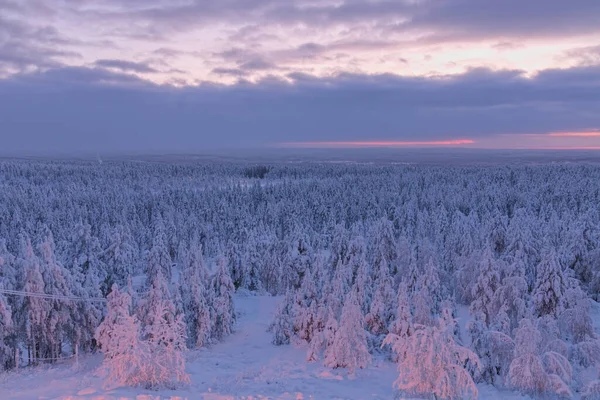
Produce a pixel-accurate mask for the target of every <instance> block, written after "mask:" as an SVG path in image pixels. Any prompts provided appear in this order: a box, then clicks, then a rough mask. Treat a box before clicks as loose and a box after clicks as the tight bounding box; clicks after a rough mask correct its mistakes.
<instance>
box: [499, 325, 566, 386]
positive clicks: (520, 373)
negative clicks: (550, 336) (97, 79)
mask: <svg viewBox="0 0 600 400" xmlns="http://www.w3.org/2000/svg"><path fill="white" fill-rule="evenodd" d="M541 343H542V335H541V333H540V332H539V331H538V329H537V328H536V327H535V326H534V325H533V323H532V321H531V320H529V319H523V320H522V321H521V323H520V324H519V328H518V329H516V331H515V358H514V359H513V361H512V362H511V364H510V368H509V372H508V380H509V382H510V384H511V385H512V386H513V387H514V388H516V389H518V390H520V391H521V392H523V393H528V394H531V395H544V394H550V395H560V396H564V395H565V394H566V393H570V390H569V389H568V386H567V384H566V383H565V380H567V381H570V375H571V373H570V365H569V362H568V360H567V359H566V358H565V357H564V356H562V355H560V354H558V353H556V352H552V351H550V352H546V353H543V354H542V355H541V356H540V345H541Z"/></svg>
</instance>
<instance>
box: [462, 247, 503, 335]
mask: <svg viewBox="0 0 600 400" xmlns="http://www.w3.org/2000/svg"><path fill="white" fill-rule="evenodd" d="M499 285H500V277H499V275H498V271H497V268H496V265H495V262H494V259H493V256H492V250H491V249H490V248H487V249H486V250H485V251H484V252H483V256H482V260H481V268H480V269H479V276H478V277H477V282H476V283H475V285H474V286H473V288H472V290H471V291H472V296H473V301H472V302H471V306H470V307H469V313H471V315H476V314H481V316H483V322H484V323H485V325H486V326H488V325H489V324H490V323H491V321H492V318H493V317H494V315H493V311H494V310H493V306H494V304H493V300H494V295H495V293H496V290H497V289H498V286H499Z"/></svg>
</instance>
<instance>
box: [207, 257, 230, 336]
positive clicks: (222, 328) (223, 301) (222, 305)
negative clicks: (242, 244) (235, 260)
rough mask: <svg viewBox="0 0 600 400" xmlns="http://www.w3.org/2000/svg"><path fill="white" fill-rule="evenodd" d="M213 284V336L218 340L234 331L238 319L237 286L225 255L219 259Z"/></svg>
mask: <svg viewBox="0 0 600 400" xmlns="http://www.w3.org/2000/svg"><path fill="white" fill-rule="evenodd" d="M212 286H213V290H214V300H213V304H212V314H211V319H212V321H213V331H212V332H213V333H212V336H213V337H214V338H215V339H216V340H223V338H224V337H225V336H228V335H229V334H231V332H233V330H234V326H235V319H236V316H235V308H234V303H233V293H234V291H235V287H234V286H233V282H232V281H231V277H230V275H229V271H228V269H227V261H226V260H225V259H224V258H223V257H219V258H218V259H217V273H216V275H215V276H214V277H213V280H212Z"/></svg>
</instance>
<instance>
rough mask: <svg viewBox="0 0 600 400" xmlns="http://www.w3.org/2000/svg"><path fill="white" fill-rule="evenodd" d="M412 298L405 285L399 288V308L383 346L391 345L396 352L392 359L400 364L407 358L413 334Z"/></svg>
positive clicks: (402, 284) (393, 353)
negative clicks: (409, 342)
mask: <svg viewBox="0 0 600 400" xmlns="http://www.w3.org/2000/svg"><path fill="white" fill-rule="evenodd" d="M410 309H411V305H410V297H409V296H408V289H407V287H406V284H405V283H400V285H399V286H398V296H397V308H396V313H395V319H394V321H393V322H392V323H391V325H390V326H389V328H388V329H389V333H388V334H387V335H386V337H385V339H384V341H383V342H382V346H386V345H390V346H391V347H392V349H393V350H394V351H393V352H392V356H391V359H392V361H394V362H396V363H397V362H398V361H399V360H400V359H403V358H404V357H406V354H405V351H406V350H407V349H408V347H407V345H408V339H409V337H410V336H411V335H412V332H413V321H412V315H411V312H410Z"/></svg>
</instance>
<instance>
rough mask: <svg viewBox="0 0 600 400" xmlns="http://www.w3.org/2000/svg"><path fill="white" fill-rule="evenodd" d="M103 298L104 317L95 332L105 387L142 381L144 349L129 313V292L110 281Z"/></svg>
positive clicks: (145, 359) (135, 324)
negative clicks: (109, 290) (104, 298)
mask: <svg viewBox="0 0 600 400" xmlns="http://www.w3.org/2000/svg"><path fill="white" fill-rule="evenodd" d="M107 300H108V304H107V313H106V317H105V318H104V320H103V321H102V323H101V324H100V325H99V326H98V329H97V330H96V334H95V338H96V341H97V343H98V346H99V348H100V351H101V352H102V353H104V361H103V362H102V366H101V369H102V371H103V372H104V373H105V375H106V376H105V387H118V386H139V385H141V384H143V383H144V382H143V379H144V378H143V376H142V371H143V370H144V368H145V367H146V362H147V357H148V354H147V351H148V349H147V347H145V345H144V344H143V343H142V342H141V340H140V333H141V332H140V324H139V322H138V320H137V318H136V317H135V316H134V315H132V314H131V306H132V304H131V296H129V295H128V294H127V293H124V292H121V291H120V290H119V287H118V286H117V285H116V284H114V285H113V286H112V288H111V292H110V293H109V295H108V297H107Z"/></svg>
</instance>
